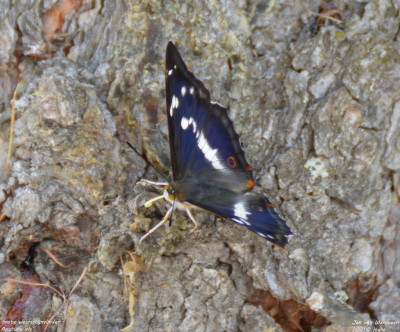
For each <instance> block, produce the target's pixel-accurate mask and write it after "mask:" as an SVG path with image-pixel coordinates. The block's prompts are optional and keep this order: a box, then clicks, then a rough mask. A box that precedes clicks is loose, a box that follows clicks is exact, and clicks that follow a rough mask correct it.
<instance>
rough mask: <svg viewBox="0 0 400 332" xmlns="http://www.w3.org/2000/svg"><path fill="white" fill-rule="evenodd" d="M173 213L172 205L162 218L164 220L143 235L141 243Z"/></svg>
mask: <svg viewBox="0 0 400 332" xmlns="http://www.w3.org/2000/svg"><path fill="white" fill-rule="evenodd" d="M171 213H172V206H171V207H170V208H169V209H168V211H167V213H166V214H165V216H164V218H162V220H161V221H160V222H159V223H158V224H157V225H156V226H154V227H153V228H152V229H150V230H149V231H148V232H147V233H146V234H145V235H143V236H142V237H141V239H140V240H139V245H140V244H141V243H142V241H143V240H144V239H145V238H146V237H148V236H149V235H150V234H151V233H153V232H154V231H156V230H157V229H158V228H159V227H160V226H162V225H163V224H164V223H165V222H167V221H168V219H169V217H170V216H171Z"/></svg>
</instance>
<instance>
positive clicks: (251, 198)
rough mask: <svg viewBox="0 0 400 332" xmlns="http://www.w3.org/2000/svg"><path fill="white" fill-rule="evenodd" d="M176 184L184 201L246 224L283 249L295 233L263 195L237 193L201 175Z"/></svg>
mask: <svg viewBox="0 0 400 332" xmlns="http://www.w3.org/2000/svg"><path fill="white" fill-rule="evenodd" d="M174 187H175V188H176V189H177V192H178V195H179V199H180V200H183V201H185V202H188V203H190V204H192V205H195V206H197V207H200V208H202V209H204V210H207V211H209V212H212V213H214V214H216V215H217V216H219V217H221V218H224V219H227V220H229V221H232V222H234V223H236V224H238V225H241V226H244V227H246V228H247V229H249V230H250V231H252V232H254V233H255V234H257V235H259V236H261V237H263V238H265V239H267V240H268V241H270V242H272V243H274V244H275V245H277V246H279V247H282V248H283V247H284V246H285V245H286V244H287V242H288V237H289V235H291V234H292V233H291V231H290V229H289V227H288V226H287V225H286V223H285V221H284V220H283V219H282V218H281V217H279V215H278V214H277V213H276V212H275V210H274V209H273V205H272V204H271V203H270V202H269V201H268V200H267V199H266V198H263V197H261V196H255V195H247V194H242V193H236V192H233V191H229V190H226V189H224V188H221V187H216V186H214V183H213V181H210V180H208V182H207V181H204V180H199V179H197V178H192V179H184V180H183V181H178V182H177V183H175V184H174Z"/></svg>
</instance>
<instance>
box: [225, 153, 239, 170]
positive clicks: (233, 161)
mask: <svg viewBox="0 0 400 332" xmlns="http://www.w3.org/2000/svg"><path fill="white" fill-rule="evenodd" d="M226 162H227V163H228V166H229V167H230V168H235V167H236V166H237V162H236V159H235V157H234V156H230V157H229V158H228V159H227V160H226Z"/></svg>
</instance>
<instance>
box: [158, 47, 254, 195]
mask: <svg viewBox="0 0 400 332" xmlns="http://www.w3.org/2000/svg"><path fill="white" fill-rule="evenodd" d="M166 98H167V113H168V128H169V138H170V149H171V164H172V172H173V177H174V180H178V179H181V178H184V177H190V176H196V175H198V174H201V173H202V172H204V171H205V172H207V171H208V170H210V169H214V170H219V171H220V174H221V177H222V178H223V177H232V176H233V177H236V178H237V179H240V180H238V181H236V183H235V187H231V188H230V189H231V190H236V191H243V190H245V189H246V188H250V187H252V185H253V183H254V182H253V175H252V171H251V167H250V165H249V164H248V163H247V161H246V158H245V156H244V152H243V150H242V148H241V146H240V143H239V137H238V135H237V133H236V132H235V130H234V128H233V123H232V121H231V120H230V119H229V117H228V114H227V110H226V109H225V108H224V107H222V106H220V105H218V104H216V103H212V102H210V93H209V91H208V90H207V89H206V87H205V86H204V84H203V83H202V82H201V81H199V80H197V79H196V78H195V77H194V75H193V74H192V73H191V72H189V71H188V69H187V67H186V65H185V64H184V62H183V60H182V58H181V57H180V55H179V53H178V51H177V50H176V48H175V46H174V45H173V44H172V43H171V42H170V43H169V44H168V46H167V53H166ZM216 181H218V178H217V179H216Z"/></svg>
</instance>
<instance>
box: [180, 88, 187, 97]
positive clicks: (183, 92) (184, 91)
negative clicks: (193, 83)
mask: <svg viewBox="0 0 400 332" xmlns="http://www.w3.org/2000/svg"><path fill="white" fill-rule="evenodd" d="M181 94H182V97H185V94H186V86H183V87H182V89H181Z"/></svg>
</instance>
